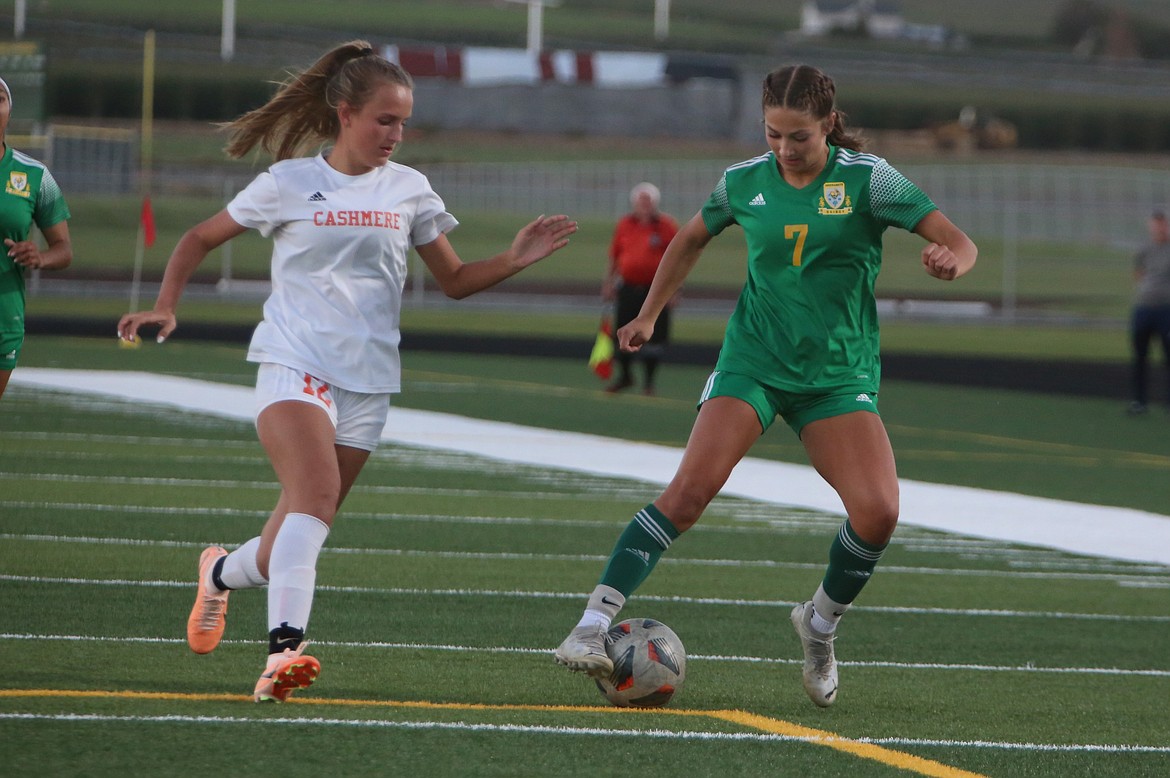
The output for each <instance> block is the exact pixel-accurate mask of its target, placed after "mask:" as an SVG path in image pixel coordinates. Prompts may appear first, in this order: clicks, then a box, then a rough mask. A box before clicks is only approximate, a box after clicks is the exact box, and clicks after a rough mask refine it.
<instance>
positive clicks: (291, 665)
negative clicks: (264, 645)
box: [252, 641, 321, 702]
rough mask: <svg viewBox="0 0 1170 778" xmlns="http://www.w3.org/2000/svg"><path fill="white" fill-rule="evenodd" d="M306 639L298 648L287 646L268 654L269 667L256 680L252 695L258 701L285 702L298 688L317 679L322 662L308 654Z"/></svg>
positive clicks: (303, 687) (304, 686)
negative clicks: (278, 651) (306, 652)
mask: <svg viewBox="0 0 1170 778" xmlns="http://www.w3.org/2000/svg"><path fill="white" fill-rule="evenodd" d="M308 644H309V643H308V641H305V642H304V643H301V644H300V645H299V646H297V650H296V651H293V650H292V649H291V648H286V649H285V650H284V651H282V652H280V653H279V654H270V655H269V656H268V667H267V668H266V669H265V670H264V675H262V676H260V680H259V681H257V682H256V690H255V691H254V692H253V693H252V697H253V699H254V700H255V701H256V702H284V701H286V700H287V699H288V698H289V695H291V694H292V693H293V692H295V691H296V690H297V689H305V688H308V687H309V686H311V685H312V683H313V681H315V680H317V675H318V674H319V673H320V672H321V663H320V662H318V661H317V659H316V658H315V657H311V656H306V655H305V653H304V651H305V646H307V645H308Z"/></svg>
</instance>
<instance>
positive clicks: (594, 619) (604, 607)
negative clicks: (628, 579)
mask: <svg viewBox="0 0 1170 778" xmlns="http://www.w3.org/2000/svg"><path fill="white" fill-rule="evenodd" d="M625 604H626V598H625V597H624V596H623V595H622V593H621V592H619V591H618V590H617V589H614V588H613V587H611V586H604V585H602V584H598V585H597V586H596V587H595V588H594V589H593V594H591V595H589V604H588V605H586V606H585V612H584V613H582V614H581V620H580V621H578V622H577V626H578V627H592V626H594V625H595V624H600V625H601V628H602V629H609V625H610V624H612V623H613V620H614V619H615V618H617V615H618V611H620V610H621V609H622V606H623V605H625Z"/></svg>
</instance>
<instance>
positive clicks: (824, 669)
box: [791, 601, 837, 708]
mask: <svg viewBox="0 0 1170 778" xmlns="http://www.w3.org/2000/svg"><path fill="white" fill-rule="evenodd" d="M812 612H813V607H812V602H811V601H809V602H802V603H800V604H799V605H797V606H796V607H795V608H793V609H792V617H791V618H792V627H793V629H795V630H796V634H797V635H798V636H799V637H800V644H801V646H802V647H803V648H804V667H803V671H804V690H805V691H806V692H808V696H809V699H811V700H812V701H813V702H815V703H816V704H817V705H819V706H821V707H822V708H827V707H829V706H830V705H832V704H833V703H834V702H835V701H836V700H837V659H836V657H834V656H833V638H834V637H835V635H825V634H822V633H820V632H817V631H816V630H814V629H813V628H812V625H811V624H810V623H809V621H810V620H811V619H812Z"/></svg>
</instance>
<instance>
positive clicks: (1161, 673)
mask: <svg viewBox="0 0 1170 778" xmlns="http://www.w3.org/2000/svg"><path fill="white" fill-rule="evenodd" d="M4 640H13V641H17V640H24V641H34V642H35V641H46V642H67V643H115V644H121V643H124V644H128V645H129V644H145V645H176V646H178V645H183V646H185V645H187V640H186V638H160V637H116V636H111V635H57V634H32V633H17V632H4V633H0V641H4ZM262 644H263V642H262V641H259V640H223V641H221V642H220V645H238V646H259V645H262ZM313 645H315V646H323V647H327V648H355V649H361V650H388V651H398V650H403V651H443V652H451V653H462V654H520V655H536V656H549V657H551V656H552V652H553V648H552V647H551V646H550V647H548V648H525V647H520V646H460V645H454V644H446V643H396V642H390V641H350V640H314V641H313ZM692 660H701V661H707V662H727V663H733V664H759V665H785V666H796V665H800V664H802V663H803V661H804V660H802V659H777V658H773V657H761V656H729V655H723V654H687V661H688V662H689V661H692ZM837 664H838V665H840V666H841V667H856V668H871V669H880V670H912V671H918V670H931V671H959V672H977V673H1024V674H1029V675H1107V676H1117V677H1134V678H1170V670H1151V669H1129V668H1121V667H1041V666H1037V665H1035V664H1032V663H1028V664H1024V665H983V664H974V663H966V662H962V663H950V664H947V663H941V662H882V661H848V660H840V659H839V660H837Z"/></svg>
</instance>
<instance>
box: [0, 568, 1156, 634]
mask: <svg viewBox="0 0 1170 778" xmlns="http://www.w3.org/2000/svg"><path fill="white" fill-rule="evenodd" d="M0 581H8V582H11V583H35V584H52V585H57V586H123V587H140V588H146V589H187V588H189V587H190V586H191V585H192V584H191V582H190V581H164V580H154V581H147V580H133V579H127V578H63V577H46V576H39V575H0ZM316 591H318V592H333V593H336V594H362V595H365V594H375V595H381V596H385V595H390V596H407V597H486V598H497V599H527V600H576V601H580V600H584V599H587V598H588V597H589V593H588V592H541V591H529V590H521V589H425V588H418V587H402V586H389V587H377V586H327V585H321V586H317V587H316ZM638 599H639V600H643V601H646V602H664V603H672V604H683V605H732V606H741V607H753V608H791V607H792V606H793V605H796V604H797V603H796V601H795V600H746V599H739V598H727V597H686V596H683V595H670V596H665V595H653V594H647V595H639V596H638ZM851 610H852V611H854V612H868V613H892V614H898V615H914V616H971V617H991V618H1035V619H1055V620H1058V621H1113V622H1136V623H1145V624H1148V623H1156V624H1165V623H1170V616H1165V615H1160V614H1159V615H1146V616H1136V615H1129V614H1120V613H1073V612H1070V611H1021V610H998V609H991V608H925V607H907V606H896V605H871V606H861V605H858V606H854V607H853V608H851Z"/></svg>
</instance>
